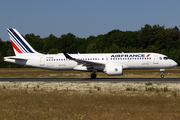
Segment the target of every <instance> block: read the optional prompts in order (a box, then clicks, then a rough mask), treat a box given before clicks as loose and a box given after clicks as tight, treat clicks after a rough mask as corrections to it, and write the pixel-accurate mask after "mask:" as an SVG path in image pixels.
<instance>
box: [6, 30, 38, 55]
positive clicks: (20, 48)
mask: <svg viewBox="0 0 180 120" xmlns="http://www.w3.org/2000/svg"><path fill="white" fill-rule="evenodd" d="M7 31H8V34H9V38H10V40H11V43H12V46H13V49H14V52H15V55H16V56H19V55H32V54H40V53H38V52H36V51H35V50H34V49H33V48H32V47H31V46H30V45H29V43H28V42H27V41H26V40H25V39H24V38H23V37H22V35H21V34H20V33H19V32H18V31H17V30H16V29H14V28H8V29H7Z"/></svg>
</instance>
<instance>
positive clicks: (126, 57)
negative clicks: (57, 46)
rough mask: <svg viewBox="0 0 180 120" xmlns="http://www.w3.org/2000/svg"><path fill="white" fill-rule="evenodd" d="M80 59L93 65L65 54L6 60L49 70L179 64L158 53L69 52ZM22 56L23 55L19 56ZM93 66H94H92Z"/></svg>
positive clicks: (136, 67) (152, 66)
mask: <svg viewBox="0 0 180 120" xmlns="http://www.w3.org/2000/svg"><path fill="white" fill-rule="evenodd" d="M69 55H70V56H71V57H73V58H76V59H78V60H82V61H86V62H88V61H89V62H91V63H95V64H91V67H88V65H87V63H86V65H84V64H80V63H78V62H76V61H74V60H70V59H68V58H66V57H65V56H64V55H63V54H46V55H44V54H39V55H27V56H26V55H23V56H22V57H23V58H26V60H23V59H12V57H13V56H9V57H5V58H4V59H5V61H7V62H11V63H16V64H20V65H26V66H32V67H37V68H42V69H49V70H81V71H92V70H93V69H96V70H97V71H103V70H104V69H105V67H106V64H111V63H112V64H116V63H117V65H122V66H123V69H165V68H171V67H174V66H176V65H177V63H176V62H175V61H173V60H172V59H169V58H168V57H167V56H165V55H162V54H158V53H104V54H69ZM18 57H20V58H21V56H18ZM92 66H93V68H92Z"/></svg>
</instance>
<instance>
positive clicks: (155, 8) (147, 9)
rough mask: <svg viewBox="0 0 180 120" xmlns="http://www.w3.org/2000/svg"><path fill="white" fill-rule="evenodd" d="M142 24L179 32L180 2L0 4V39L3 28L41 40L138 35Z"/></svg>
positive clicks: (7, 0)
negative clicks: (115, 32)
mask: <svg viewBox="0 0 180 120" xmlns="http://www.w3.org/2000/svg"><path fill="white" fill-rule="evenodd" d="M145 24H149V25H152V26H153V25H155V24H159V25H160V26H163V25H164V26H165V28H173V27H175V26H177V27H178V28H180V0H1V1H0V38H1V39H2V40H3V41H7V40H9V36H8V34H7V28H15V29H17V30H18V31H19V32H20V33H21V34H22V35H26V34H31V33H33V34H35V35H39V36H41V38H45V37H48V36H49V35H50V34H53V35H55V36H56V37H60V36H61V35H63V34H67V33H72V34H74V35H75V36H76V37H80V38H87V37H89V36H90V35H93V36H97V35H100V34H106V33H108V32H110V31H112V30H114V29H119V30H121V31H138V30H140V29H141V28H142V27H144V25H145Z"/></svg>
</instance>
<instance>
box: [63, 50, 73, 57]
mask: <svg viewBox="0 0 180 120" xmlns="http://www.w3.org/2000/svg"><path fill="white" fill-rule="evenodd" d="M62 53H63V54H64V56H65V57H66V58H68V59H73V58H72V57H71V56H70V55H68V54H67V53H66V52H65V51H62Z"/></svg>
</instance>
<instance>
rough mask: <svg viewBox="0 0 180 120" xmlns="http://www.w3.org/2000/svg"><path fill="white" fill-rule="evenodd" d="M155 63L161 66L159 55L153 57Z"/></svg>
mask: <svg viewBox="0 0 180 120" xmlns="http://www.w3.org/2000/svg"><path fill="white" fill-rule="evenodd" d="M153 63H154V64H159V59H158V56H157V55H154V57H153Z"/></svg>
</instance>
